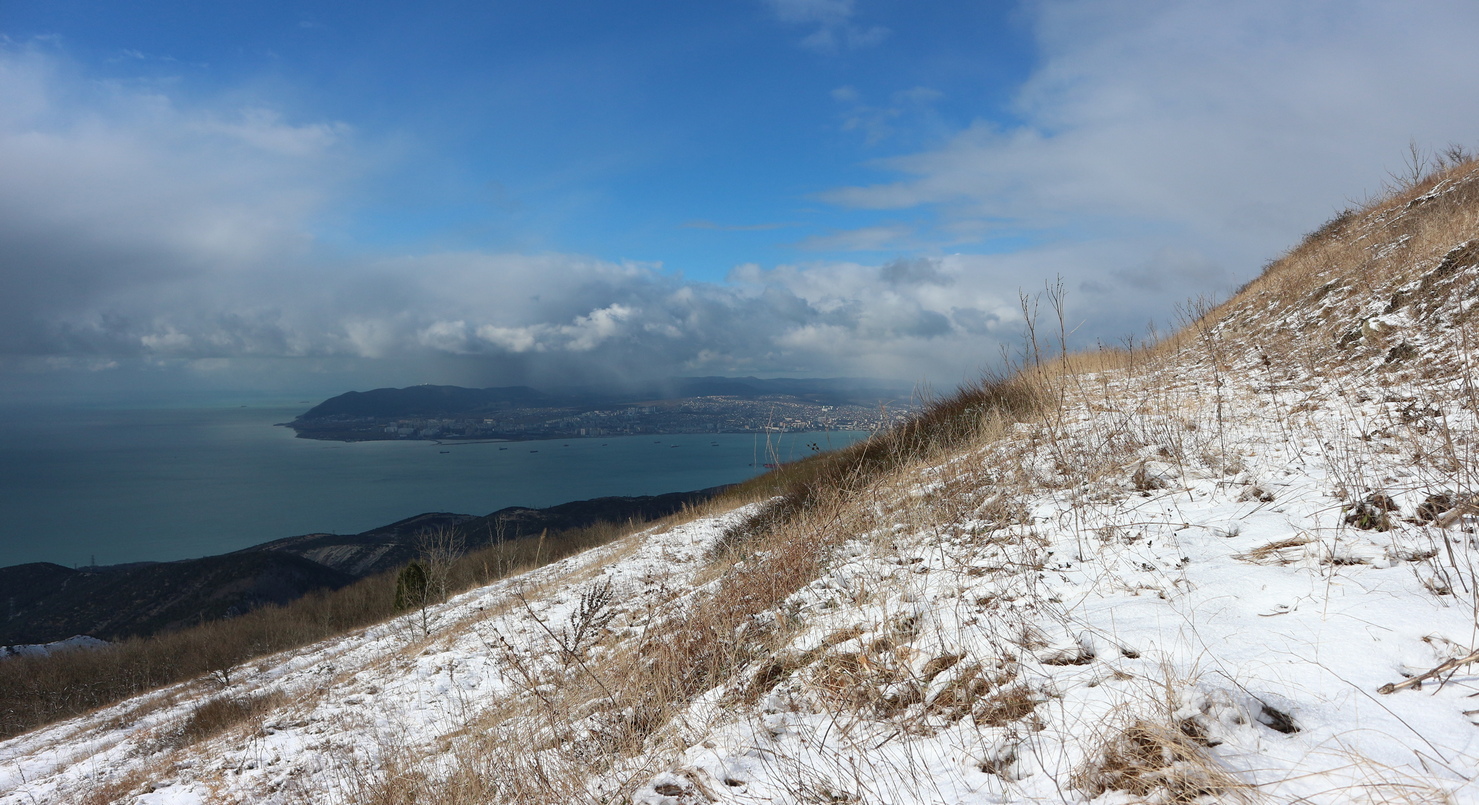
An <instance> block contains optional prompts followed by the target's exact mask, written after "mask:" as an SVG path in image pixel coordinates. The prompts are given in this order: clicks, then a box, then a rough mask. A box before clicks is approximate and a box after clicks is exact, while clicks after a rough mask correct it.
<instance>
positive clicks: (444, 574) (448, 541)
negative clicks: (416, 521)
mask: <svg viewBox="0 0 1479 805" xmlns="http://www.w3.org/2000/svg"><path fill="white" fill-rule="evenodd" d="M465 543H466V540H465V539H464V537H463V536H462V533H461V532H459V531H458V530H457V529H455V528H451V527H448V526H442V527H440V528H435V529H431V530H428V531H423V532H421V534H420V535H419V536H418V537H417V538H416V548H417V552H418V553H420V555H421V564H422V565H423V566H425V568H426V589H427V598H428V599H429V602H430V603H441V602H443V601H445V600H447V596H448V594H449V593H450V591H451V590H450V588H451V582H452V566H453V565H454V564H456V562H457V559H458V558H459V557H461V556H462V554H463V548H464V546H465Z"/></svg>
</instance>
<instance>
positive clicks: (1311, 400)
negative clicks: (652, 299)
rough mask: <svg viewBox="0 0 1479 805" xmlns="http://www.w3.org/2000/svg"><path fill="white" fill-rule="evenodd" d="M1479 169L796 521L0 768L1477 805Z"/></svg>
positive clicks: (781, 796)
mask: <svg viewBox="0 0 1479 805" xmlns="http://www.w3.org/2000/svg"><path fill="white" fill-rule="evenodd" d="M1471 167H1472V166H1471ZM1475 182H1476V177H1475V176H1474V175H1473V174H1472V173H1470V174H1465V173H1463V172H1462V171H1455V172H1453V173H1452V174H1451V175H1449V176H1447V177H1443V180H1442V181H1441V182H1439V183H1436V184H1430V185H1428V186H1426V187H1423V188H1419V189H1416V190H1414V191H1412V192H1410V193H1407V194H1406V195H1402V196H1399V197H1397V198H1394V199H1390V200H1387V201H1385V202H1383V203H1381V204H1378V205H1375V206H1374V207H1373V208H1371V209H1368V210H1365V211H1362V212H1360V213H1357V214H1353V215H1351V216H1348V217H1347V218H1346V219H1344V220H1341V221H1339V222H1337V223H1336V224H1333V225H1332V226H1331V227H1330V228H1328V229H1327V231H1324V232H1322V233H1319V234H1317V236H1315V237H1314V238H1312V240H1311V241H1310V242H1308V243H1306V244H1304V245H1302V246H1301V247H1299V248H1298V249H1296V250H1295V251H1294V252H1292V253H1291V255H1290V256H1289V258H1287V259H1286V260H1285V261H1284V262H1283V263H1280V264H1278V265H1276V266H1274V267H1273V268H1272V269H1271V270H1270V271H1269V272H1268V274H1267V275H1266V276H1265V277H1264V278H1262V279H1260V280H1258V281H1257V282H1255V283H1253V284H1252V285H1251V286H1250V287H1249V288H1248V289H1246V290H1245V291H1244V292H1243V293H1242V294H1240V295H1239V296H1238V297H1237V298H1235V299H1234V300H1232V301H1231V302H1229V303H1227V304H1225V305H1223V306H1222V307H1220V308H1218V309H1216V310H1214V311H1212V312H1210V313H1209V314H1208V315H1207V316H1205V317H1203V318H1202V319H1201V320H1200V321H1198V322H1195V323H1193V324H1192V325H1190V326H1189V327H1188V328H1187V330H1186V331H1185V332H1184V333H1183V334H1182V336H1181V338H1180V339H1179V341H1178V344H1177V345H1176V346H1174V347H1168V348H1165V349H1162V350H1159V351H1155V352H1151V353H1146V354H1137V355H1134V356H1119V357H1117V358H1115V359H1114V360H1110V359H1109V358H1101V359H1098V360H1100V365H1099V366H1098V367H1097V368H1093V367H1091V366H1089V365H1088V364H1089V361H1088V359H1085V361H1083V362H1080V363H1078V364H1074V365H1075V366H1076V367H1077V371H1075V372H1071V373H1063V372H1060V371H1057V370H1054V371H1053V372H1047V371H1044V372H1041V373H1028V375H1027V376H1026V377H1025V378H1024V379H1023V380H1022V381H1021V382H1026V383H1031V384H1034V385H1035V387H1036V388H1037V389H1038V390H1039V391H1040V392H1042V393H1043V399H1044V400H1046V403H1045V404H1044V405H1043V406H1042V408H1041V410H1039V411H1038V412H1037V413H1036V414H1034V415H1032V416H1027V417H1014V418H1002V417H999V416H991V415H987V416H985V417H983V420H982V423H981V427H980V432H979V434H978V436H977V437H976V438H974V439H971V440H968V442H967V443H964V444H959V445H955V446H954V447H952V448H951V449H949V450H946V451H943V452H937V453H933V454H930V455H929V456H928V457H927V458H924V459H921V460H917V461H913V462H910V463H906V464H905V465H904V466H903V467H902V468H899V469H897V470H894V471H890V472H889V473H887V474H883V475H879V476H878V477H873V478H868V479H864V480H862V481H859V482H857V483H854V484H851V485H848V486H846V487H844V488H842V489H841V490H840V491H837V492H836V493H835V494H819V495H816V496H814V498H813V499H811V501H810V503H809V505H808V506H807V507H806V508H804V509H803V510H801V511H799V512H796V511H791V509H787V508H784V507H781V506H779V505H778V504H776V503H774V502H771V503H766V502H763V501H762V502H757V503H752V504H749V505H746V506H740V507H738V508H735V509H734V510H732V511H728V512H718V513H711V514H705V515H703V516H699V517H696V518H694V519H689V520H688V521H686V522H675V523H669V524H666V525H663V526H661V527H658V528H654V529H652V530H649V531H646V532H643V533H640V534H636V535H634V536H632V537H630V538H627V539H626V540H624V541H621V542H618V543H615V544H613V545H609V546H606V547H604V548H600V549H597V550H594V551H592V552H590V553H587V554H583V555H581V556H578V557H575V558H572V559H568V560H565V561H562V562H560V563H558V564H556V565H552V566H549V567H546V568H543V569H540V570H538V571H535V572H532V573H529V574H526V575H524V576H521V577H517V578H514V579H510V580H507V581H504V582H500V583H498V584H495V585H492V586H490V587H487V588H484V589H480V590H476V591H473V592H470V593H467V594H464V595H461V596H459V597H457V598H455V599H454V600H452V601H450V602H449V603H448V604H446V605H444V606H441V607H438V608H436V609H434V610H433V611H431V612H429V613H428V615H429V618H428V619H427V620H425V621H423V620H422V619H421V618H420V616H419V613H413V614H412V615H410V616H407V617H406V618H405V619H403V620H401V621H398V622H394V623H388V624H384V625H381V626H377V627H374V628H371V629H368V630H365V631H364V632H361V633H358V634H354V635H347V636H345V637H343V638H342V639H339V640H335V641H329V642H326V643H324V644H320V645H317V646H313V647H310V648H308V649H305V650H301V651H296V652H290V653H288V654H285V655H280V656H275V657H269V658H265V659H263V660H261V661H259V662H256V663H253V664H252V665H251V666H249V667H245V668H241V669H237V671H236V672H235V673H234V674H232V675H231V678H230V680H229V684H224V680H199V681H197V682H195V683H192V684H189V685H184V686H181V687H179V688H176V689H170V690H165V691H160V692H157V693H154V694H151V695H149V696H145V697H141V698H140V699H136V700H133V701H129V702H124V703H122V704H120V705H118V706H115V707H112V708H108V709H106V710H104V711H101V712H98V713H94V714H92V715H89V716H86V717H82V718H78V719H74V720H72V721H69V722H65V723H62V724H58V725H54V726H51V727H47V728H43V729H40V730H37V731H35V732H33V733H30V734H28V735H24V736H21V737H18V738H15V739H12V740H10V741H8V742H5V743H3V744H0V803H5V804H6V805H9V804H10V803H34V802H67V801H78V802H114V801H117V802H136V803H191V802H202V803H205V802H212V803H213V802H252V803H272V802H280V803H298V802H386V803H393V802H443V803H473V802H489V803H491V802H517V803H525V802H549V803H563V802H591V803H596V802H635V803H650V804H651V805H659V804H661V805H695V804H696V803H705V802H734V803H759V802H794V803H838V802H856V803H915V802H917V803H996V802H1035V801H1042V802H1080V801H1092V802H1099V803H1128V802H1194V801H1202V802H1241V801H1246V802H1309V803H1344V802H1404V803H1405V802H1434V803H1438V802H1479V779H1476V778H1479V663H1475V664H1465V663H1463V662H1458V661H1461V660H1464V659H1465V658H1468V659H1470V660H1474V659H1479V658H1476V657H1475V656H1474V654H1473V652H1474V650H1475V648H1479V621H1476V614H1479V590H1476V582H1479V576H1476V571H1475V564H1474V563H1475V558H1476V556H1479V544H1476V537H1475V531H1474V529H1475V527H1476V525H1479V505H1476V502H1479V499H1476V498H1475V497H1474V495H1475V493H1476V492H1479V489H1476V487H1475V476H1474V472H1475V469H1476V467H1479V464H1476V462H1475V454H1474V450H1475V446H1476V439H1479V419H1476V411H1479V388H1476V384H1475V383H1474V382H1473V379H1474V374H1473V372H1472V371H1471V368H1472V360H1471V355H1470V351H1469V347H1468V345H1469V344H1471V343H1479V342H1476V341H1475V336H1476V335H1479V333H1472V332H1471V330H1472V328H1473V325H1472V324H1471V323H1470V318H1469V315H1468V314H1469V310H1470V306H1471V304H1472V300H1473V299H1474V298H1476V296H1475V289H1476V288H1479V267H1476V265H1475V264H1476V263H1479V248H1475V247H1474V246H1473V245H1472V244H1473V243H1474V242H1475V240H1474V239H1475V238H1479V200H1476V199H1479V190H1476V187H1475ZM1111 364H1112V365H1111ZM1018 420H1020V421H1018ZM793 508H794V507H793ZM767 512H768V513H769V516H764V515H765V514H766V513H767ZM757 517H758V518H759V519H756V518H757ZM747 522H749V523H751V527H749V528H745V527H742V526H743V524H745V523H747ZM756 523H759V525H756ZM1435 669H1438V670H1437V672H1436V673H1433V674H1431V675H1430V676H1426V677H1425V676H1424V675H1425V674H1428V673H1429V672H1431V671H1434V670H1435ZM212 724H215V725H216V726H215V729H217V730H219V731H216V732H215V733H214V734H212V726H211V725H212Z"/></svg>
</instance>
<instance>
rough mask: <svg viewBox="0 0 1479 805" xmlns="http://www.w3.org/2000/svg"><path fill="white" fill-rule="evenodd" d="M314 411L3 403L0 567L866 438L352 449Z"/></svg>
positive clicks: (752, 460)
mask: <svg viewBox="0 0 1479 805" xmlns="http://www.w3.org/2000/svg"><path fill="white" fill-rule="evenodd" d="M307 407H308V406H306V405H301V404H296V405H284V404H282V403H274V404H263V403H256V404H251V405H245V406H242V405H232V406H229V407H227V406H214V407H196V408H151V409H126V410H110V409H62V408H45V409H43V408H9V409H5V410H4V411H0V566H6V565H14V564H21V563H24V562H55V563H57V564H62V565H67V566H76V565H89V564H116V563H123V562H136V561H167V560H172V559H184V558H190V557H197V556H205V555H209V554H217V553H224V552H227V551H233V550H237V549H240V548H245V547H248V546H251V545H255V544H258V543H261V542H266V541H268V540H273V539H278V538H281V537H289V536H295V535H298V534H307V533H314V532H327V533H340V534H352V533H358V532H360V531H365V530H368V529H370V528H374V527H376V526H381V525H386V524H389V523H392V522H395V521H396V520H400V519H403V518H406V517H410V516H412V515H416V514H420V513H422V512H433V511H442V512H459V513H463V514H476V515H483V514H488V513H490V512H493V511H496V510H498V509H501V508H504V507H506V506H531V507H544V506H551V505H555V504H558V503H565V502H569V501H572V500H583V499H586V498H594V497H605V496H609V495H654V494H662V493H665V492H683V491H689V490H694V489H703V488H706V487H710V486H717V485H720V484H728V483H735V482H738V481H743V480H745V479H747V478H750V477H752V476H754V475H757V474H759V473H761V472H764V471H765V468H764V467H763V466H762V465H763V464H764V463H767V462H770V461H773V460H774V459H775V458H779V459H780V460H782V461H788V460H794V459H797V458H801V457H803V456H805V455H808V454H810V453H811V452H812V451H813V447H812V445H816V447H818V448H821V449H835V448H838V447H843V446H846V445H848V444H851V443H852V442H854V441H857V440H858V439H860V438H862V437H864V436H866V435H867V434H865V433H862V432H857V431H841V432H831V433H789V434H773V435H770V436H769V437H767V436H764V435H755V434H682V435H641V436H605V437H597V438H584V439H559V440H550V441H529V442H479V443H459V442H447V443H441V444H438V443H434V442H424V441H387V442H351V443H345V442H321V441H314V440H308V439H298V438H295V436H294V434H293V431H292V430H290V429H288V428H286V427H276V426H275V423H279V422H286V421H289V420H291V419H292V418H293V417H295V416H297V415H298V414H300V413H302V412H303V411H304V410H306V408H307Z"/></svg>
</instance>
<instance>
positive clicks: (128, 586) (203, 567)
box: [0, 487, 722, 647]
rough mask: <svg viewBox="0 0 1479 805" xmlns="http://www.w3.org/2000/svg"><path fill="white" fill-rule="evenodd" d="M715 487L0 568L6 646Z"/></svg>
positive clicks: (281, 593) (283, 593) (225, 611)
mask: <svg viewBox="0 0 1479 805" xmlns="http://www.w3.org/2000/svg"><path fill="white" fill-rule="evenodd" d="M720 489H722V487H716V488H713V489H700V490H696V491H693V492H670V493H668V494H664V495H639V496H634V497H604V498H593V499H591V500H577V501H572V502H570V503H561V504H557V505H555V506H549V507H546V508H543V509H532V508H529V507H527V506H509V507H506V508H502V509H499V510H498V511H496V512H493V513H492V514H489V515H486V516H483V517H477V516H474V515H470V514H450V513H446V512H428V513H424V514H418V515H416V516H414V517H408V518H406V519H404V520H399V521H397V522H394V523H391V524H389V525H384V526H380V527H377V528H372V529H370V530H368V531H365V532H362V533H359V534H303V535H301V536H296V537H286V538H284V539H279V540H273V541H271V542H265V543H262V544H261V545H253V546H251V547H249V548H243V549H241V550H238V551H233V552H231V553H228V554H221V555H217V556H205V557H201V558H198V559H182V560H179V561H175V562H136V563H132V564H128V565H115V566H107V567H89V568H80V569H73V568H67V567H63V566H61V565H56V564H51V563H49V562H33V563H29V564H24V565H13V566H11V567H0V607H4V610H3V611H4V613H5V617H4V619H3V620H0V646H5V647H8V646H16V645H28V644H31V645H34V644H44V643H51V642H54V641H58V640H65V639H67V638H70V637H73V636H76V635H87V636H90V637H96V638H102V639H105V640H109V641H116V640H120V639H123V638H127V637H131V636H144V635H152V634H158V633H162V632H170V631H175V630H178V629H181V628H183V627H187V626H193V625H195V624H198V623H204V622H208V621H216V620H222V619H230V618H232V617H235V616H237V615H241V614H244V613H247V612H251V611H253V610H256V609H259V608H261V607H264V606H268V605H271V604H286V603H288V602H290V601H295V600H298V599H300V598H303V597H304V596H306V595H308V594H309V593H312V592H314V591H322V590H336V589H339V588H341V587H344V586H346V585H348V584H350V583H352V582H354V581H356V580H358V579H364V578H367V577H369V576H374V575H376V574H381V573H390V572H393V571H396V570H399V569H400V568H402V567H404V566H405V565H406V563H408V562H410V561H412V560H413V559H416V558H418V557H419V556H420V555H421V554H422V552H423V549H424V548H425V547H426V545H425V543H426V541H427V540H428V539H429V538H440V539H442V541H443V542H444V547H445V549H446V550H448V551H450V552H451V553H453V554H458V555H461V554H465V553H472V552H476V551H478V550H480V549H484V548H489V547H491V546H494V545H499V544H502V543H505V542H510V541H513V540H518V539H535V538H539V539H543V535H546V534H547V535H550V536H551V539H552V541H559V540H561V539H563V538H564V537H563V536H562V535H564V534H569V533H574V532H576V531H578V530H579V529H583V528H587V527H590V526H594V525H596V524H598V523H611V524H620V523H626V522H633V521H635V522H645V521H648V520H656V519H659V518H661V517H666V516H668V515H670V514H672V513H673V512H676V511H680V510H682V509H683V508H684V507H687V506H693V505H697V504H699V503H702V502H703V501H705V500H708V499H709V498H710V497H712V496H713V495H714V494H716V493H717V492H719V491H720Z"/></svg>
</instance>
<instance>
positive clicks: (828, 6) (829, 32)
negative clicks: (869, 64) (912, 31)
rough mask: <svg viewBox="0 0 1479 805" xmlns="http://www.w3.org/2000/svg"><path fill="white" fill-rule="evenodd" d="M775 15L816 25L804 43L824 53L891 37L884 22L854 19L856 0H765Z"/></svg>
mask: <svg viewBox="0 0 1479 805" xmlns="http://www.w3.org/2000/svg"><path fill="white" fill-rule="evenodd" d="M765 3H766V5H768V6H770V9H771V11H772V12H773V13H774V14H775V16H776V18H777V19H779V20H781V21H782V22H787V23H791V24H794V25H816V26H817V28H816V30H815V31H813V32H812V33H811V34H810V35H808V36H807V37H806V38H805V39H802V40H801V44H802V45H804V46H805V47H808V48H811V49H813V50H817V51H821V52H823V53H833V52H836V51H838V50H840V49H848V50H853V49H857V48H865V47H871V46H873V45H876V44H878V43H880V42H882V41H883V40H884V39H886V38H888V35H889V33H890V32H889V30H888V29H887V28H884V27H883V26H881V25H871V26H861V25H858V24H857V23H855V22H853V14H854V12H855V9H854V7H853V6H854V3H853V0H765Z"/></svg>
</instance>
